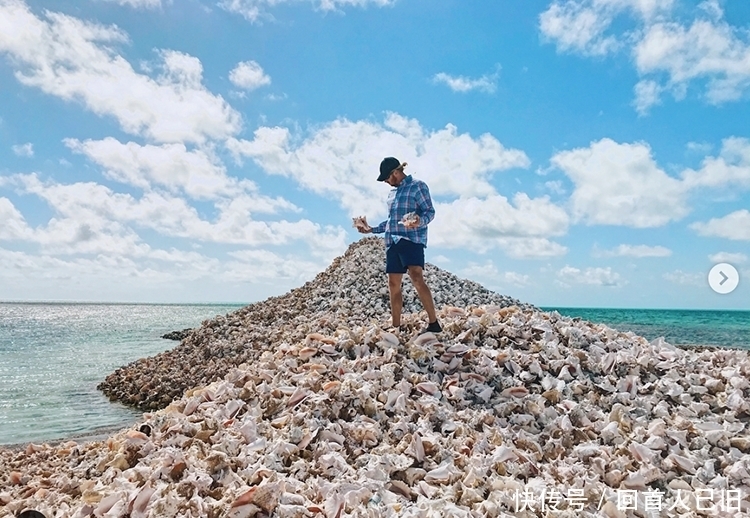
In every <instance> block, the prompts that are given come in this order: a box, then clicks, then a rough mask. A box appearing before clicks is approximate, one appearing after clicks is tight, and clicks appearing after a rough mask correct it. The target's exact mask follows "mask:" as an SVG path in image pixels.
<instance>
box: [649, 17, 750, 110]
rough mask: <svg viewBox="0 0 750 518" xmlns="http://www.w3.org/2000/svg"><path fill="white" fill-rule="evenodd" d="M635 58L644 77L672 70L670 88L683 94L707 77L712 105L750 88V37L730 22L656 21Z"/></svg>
mask: <svg viewBox="0 0 750 518" xmlns="http://www.w3.org/2000/svg"><path fill="white" fill-rule="evenodd" d="M634 59H635V64H636V68H637V70H638V72H639V73H640V74H641V75H647V74H654V75H658V74H666V75H667V77H668V80H667V81H666V83H665V84H664V87H665V88H669V89H670V90H671V91H673V92H676V93H677V95H678V97H679V95H681V92H683V91H684V89H685V88H686V87H687V85H688V84H690V83H691V82H694V81H706V93H705V95H706V98H707V99H708V101H709V102H710V103H712V104H720V103H723V102H726V101H734V100H737V99H739V98H740V97H741V96H742V94H743V92H744V91H746V90H747V89H748V87H750V39H748V36H747V34H746V33H744V32H743V31H741V30H739V29H736V28H734V27H731V26H730V25H729V24H727V23H726V22H725V21H716V20H700V19H698V20H695V21H694V22H693V23H692V24H691V25H690V26H689V27H688V26H685V25H682V24H680V23H677V22H661V23H656V24H654V25H652V26H650V27H648V28H647V30H646V31H645V34H644V35H643V37H642V39H641V40H640V41H639V42H638V44H637V45H636V46H635V48H634Z"/></svg>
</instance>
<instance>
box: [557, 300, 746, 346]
mask: <svg viewBox="0 0 750 518" xmlns="http://www.w3.org/2000/svg"><path fill="white" fill-rule="evenodd" d="M543 309H544V310H545V311H557V312H558V313H560V314H561V315H565V316H569V317H578V318H581V319H583V320H588V321H590V322H602V323H604V324H607V325H608V326H610V327H614V328H615V329H618V330H620V331H633V332H634V333H636V334H638V335H640V336H643V337H644V338H648V339H649V340H654V339H656V338H659V337H660V336H662V337H664V339H666V341H667V342H669V343H671V344H674V345H708V346H718V347H735V348H742V349H750V311H736V310H700V309H600V308H543Z"/></svg>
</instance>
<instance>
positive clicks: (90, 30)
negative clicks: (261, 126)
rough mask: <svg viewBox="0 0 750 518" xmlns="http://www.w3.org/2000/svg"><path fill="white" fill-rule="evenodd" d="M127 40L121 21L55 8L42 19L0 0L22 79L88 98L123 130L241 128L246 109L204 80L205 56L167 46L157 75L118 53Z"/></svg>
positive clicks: (207, 132)
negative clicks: (87, 17)
mask: <svg viewBox="0 0 750 518" xmlns="http://www.w3.org/2000/svg"><path fill="white" fill-rule="evenodd" d="M127 41H128V37H127V35H126V34H125V33H124V32H123V31H121V30H120V29H119V28H117V27H116V26H113V25H110V26H104V25H100V24H96V23H92V22H87V21H83V20H80V19H78V18H75V17H72V16H68V15H64V14H61V13H54V12H50V11H46V12H45V15H44V18H40V17H37V16H36V15H34V14H33V13H32V12H31V11H30V9H29V8H28V6H27V5H26V4H25V3H23V2H22V1H21V0H4V1H3V2H2V4H0V53H5V54H7V55H9V56H10V57H11V58H12V60H11V62H12V63H13V64H14V65H15V66H16V72H15V77H16V79H18V81H20V82H21V83H22V84H24V85H26V86H32V87H36V88H39V89H40V90H41V91H43V92H45V93H47V94H50V95H53V96H56V97H59V98H61V99H64V100H66V101H77V102H80V103H81V104H83V105H84V106H85V107H86V108H88V109H89V110H91V111H92V112H94V113H96V114H98V115H102V116H111V117H114V118H115V119H116V120H117V121H118V123H119V124H120V127H121V128H122V129H123V131H125V132H127V133H130V134H132V135H139V136H143V137H147V138H149V139H152V140H155V141H157V142H182V141H185V142H198V143H200V142H204V141H205V140H207V139H220V138H225V137H227V136H229V135H233V134H235V133H236V132H238V131H239V130H240V128H241V117H240V115H239V113H238V112H236V111H235V110H234V109H232V107H231V106H229V104H228V103H227V102H226V101H225V100H224V99H223V98H222V97H221V96H218V95H214V94H212V93H210V92H209V91H208V90H207V89H206V88H205V87H204V86H203V84H202V74H203V67H202V65H201V62H200V61H199V60H198V59H197V58H195V57H193V56H190V55H187V54H184V53H182V52H177V51H173V50H162V51H160V52H159V58H160V62H159V64H158V69H159V70H160V73H159V75H158V76H156V77H154V78H152V77H149V76H145V75H142V74H138V73H136V72H135V71H134V70H133V68H132V66H131V65H130V63H128V62H127V61H126V60H125V59H124V58H123V57H122V56H121V55H119V54H117V53H116V52H115V50H114V46H115V45H117V44H122V43H125V42H127Z"/></svg>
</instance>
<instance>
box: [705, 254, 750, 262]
mask: <svg viewBox="0 0 750 518" xmlns="http://www.w3.org/2000/svg"><path fill="white" fill-rule="evenodd" d="M708 260H709V261H711V262H712V263H730V264H744V263H746V262H747V255H746V254H742V253H738V252H736V253H732V252H718V253H716V254H711V255H709V256H708Z"/></svg>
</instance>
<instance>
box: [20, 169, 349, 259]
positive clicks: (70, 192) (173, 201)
mask: <svg viewBox="0 0 750 518" xmlns="http://www.w3.org/2000/svg"><path fill="white" fill-rule="evenodd" d="M13 181H14V182H15V183H16V185H17V187H18V189H19V190H20V191H21V192H24V193H27V194H35V195H36V196H38V197H40V198H41V199H43V200H44V201H45V202H46V203H47V204H48V205H49V206H50V207H51V208H52V209H53V211H54V212H55V217H54V218H52V219H51V220H50V221H49V222H48V224H47V226H46V227H44V228H37V229H35V231H34V235H33V236H32V238H31V240H32V241H34V242H36V243H39V244H41V245H43V246H46V247H53V248H54V250H55V251H56V252H58V253H94V252H95V251H103V252H106V253H108V254H110V253H113V251H115V250H117V251H120V253H122V254H125V255H128V254H133V253H135V252H133V250H134V249H135V248H137V247H138V246H141V245H142V243H141V241H140V238H139V237H138V235H137V234H136V233H135V231H134V230H133V228H131V227H134V228H142V229H151V230H154V231H155V232H157V233H159V234H161V235H163V236H170V237H178V238H186V239H192V240H196V241H202V242H207V243H225V244H238V245H247V246H262V245H287V244H291V243H295V242H303V243H307V244H308V246H309V247H310V248H311V250H312V252H313V253H314V254H316V255H320V256H323V255H327V254H329V253H330V250H333V249H335V250H341V249H343V247H344V240H345V236H346V233H345V231H344V230H343V228H341V227H322V226H321V225H319V224H317V223H314V222H312V221H309V220H305V219H302V220H298V221H287V220H283V219H282V220H278V221H259V220H255V219H253V218H252V214H253V213H256V212H259V211H266V212H267V211H268V207H265V209H264V204H268V203H269V202H268V201H267V200H266V199H264V198H263V197H254V196H252V195H249V194H244V195H237V196H235V197H234V198H231V199H221V200H218V201H217V202H216V203H215V208H216V212H217V213H218V215H217V216H216V218H215V219H214V220H213V221H208V220H205V219H203V218H201V217H200V215H199V214H198V212H197V211H196V209H195V208H194V207H192V206H191V205H189V204H188V203H187V202H186V201H185V200H183V199H181V198H177V197H172V196H167V195H164V194H161V193H158V192H147V193H145V194H144V195H143V196H142V197H141V198H134V197H133V196H131V195H129V194H122V193H115V192H112V191H111V190H110V189H108V188H107V187H105V186H102V185H98V184H95V183H93V182H88V183H83V182H80V183H75V184H70V185H63V184H58V183H53V182H42V181H41V180H39V178H38V177H37V176H36V175H34V174H31V175H16V176H14V177H13Z"/></svg>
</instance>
